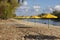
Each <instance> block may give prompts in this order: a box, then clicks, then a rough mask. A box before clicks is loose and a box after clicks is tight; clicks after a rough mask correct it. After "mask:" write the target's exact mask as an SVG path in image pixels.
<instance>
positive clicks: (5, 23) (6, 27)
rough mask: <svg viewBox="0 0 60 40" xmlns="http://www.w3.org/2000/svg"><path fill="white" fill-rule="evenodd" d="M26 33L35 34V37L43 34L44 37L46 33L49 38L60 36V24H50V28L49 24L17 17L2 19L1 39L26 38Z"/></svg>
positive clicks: (0, 22)
mask: <svg viewBox="0 0 60 40" xmlns="http://www.w3.org/2000/svg"><path fill="white" fill-rule="evenodd" d="M26 35H27V36H29V35H30V36H31V35H33V36H32V38H33V39H34V38H35V36H36V35H40V36H41V35H42V38H44V36H46V35H47V36H48V38H49V37H56V38H60V26H53V25H49V28H48V25H47V24H41V23H33V22H28V21H23V20H16V19H9V20H2V21H0V40H25V39H24V37H25V36H26ZM40 36H39V37H40ZM48 38H47V39H48ZM33 39H31V40H33ZM38 39H39V38H38ZM47 39H46V40H47ZM27 40H28V38H27ZM36 40H37V39H36ZM52 40H53V38H52ZM56 40H57V39H56Z"/></svg>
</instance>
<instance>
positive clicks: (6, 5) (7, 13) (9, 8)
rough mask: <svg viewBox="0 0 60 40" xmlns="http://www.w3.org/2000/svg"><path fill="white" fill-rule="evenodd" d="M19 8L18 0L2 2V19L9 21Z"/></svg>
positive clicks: (4, 0)
mask: <svg viewBox="0 0 60 40" xmlns="http://www.w3.org/2000/svg"><path fill="white" fill-rule="evenodd" d="M18 6H19V2H18V0H0V18H1V19H8V18H11V17H13V14H14V11H15V9H16V7H18Z"/></svg>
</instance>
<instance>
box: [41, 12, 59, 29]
mask: <svg viewBox="0 0 60 40" xmlns="http://www.w3.org/2000/svg"><path fill="white" fill-rule="evenodd" d="M41 18H46V19H52V18H58V17H57V16H55V15H52V14H50V13H49V14H46V15H43V16H42V17H41ZM48 28H49V20H48Z"/></svg>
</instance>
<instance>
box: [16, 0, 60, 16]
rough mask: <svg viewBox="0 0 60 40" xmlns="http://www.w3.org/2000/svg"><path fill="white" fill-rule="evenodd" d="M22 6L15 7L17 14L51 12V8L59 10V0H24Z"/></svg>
mask: <svg viewBox="0 0 60 40" xmlns="http://www.w3.org/2000/svg"><path fill="white" fill-rule="evenodd" d="M21 4H22V6H19V7H17V9H16V14H17V15H18V16H31V15H38V14H41V13H43V12H45V13H51V12H52V11H53V10H58V11H60V0H25V1H24V2H23V3H21Z"/></svg>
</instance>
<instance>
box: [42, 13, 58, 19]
mask: <svg viewBox="0 0 60 40" xmlns="http://www.w3.org/2000/svg"><path fill="white" fill-rule="evenodd" d="M42 18H58V17H57V16H55V15H52V14H50V13H49V14H46V15H43V16H42Z"/></svg>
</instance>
